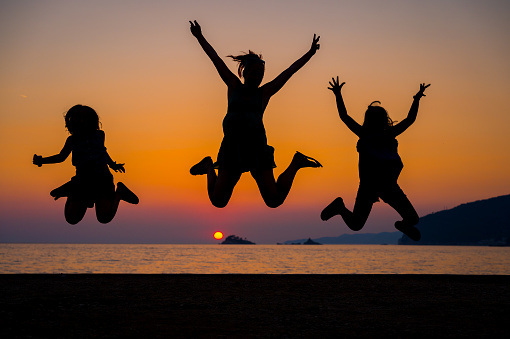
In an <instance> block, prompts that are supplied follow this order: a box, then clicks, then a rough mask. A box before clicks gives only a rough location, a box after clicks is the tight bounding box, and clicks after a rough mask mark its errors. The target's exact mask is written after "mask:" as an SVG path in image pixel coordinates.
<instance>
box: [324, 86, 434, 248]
mask: <svg viewBox="0 0 510 339" xmlns="http://www.w3.org/2000/svg"><path fill="white" fill-rule="evenodd" d="M329 84H330V85H331V87H329V89H330V90H331V91H333V93H334V94H335V96H336V103H337V108H338V114H339V115H340V119H341V120H342V121H343V122H344V123H345V125H347V127H348V128H349V129H350V130H351V131H352V132H353V133H354V134H356V135H357V136H358V137H359V140H358V144H357V146H356V148H357V150H358V153H359V165H358V167H359V179H360V184H359V188H358V194H357V196H356V202H355V204H354V209H353V211H352V212H351V211H350V210H348V209H347V208H346V207H345V205H344V202H343V200H342V198H340V197H338V198H336V199H335V200H334V201H333V202H332V203H331V204H329V205H328V206H327V207H326V208H325V209H324V210H323V211H322V213H321V219H322V220H328V219H330V218H331V217H333V216H335V215H337V214H339V215H341V216H342V218H343V219H344V221H345V223H346V224H347V226H348V227H349V228H350V229H351V230H353V231H359V230H361V229H362V228H363V226H364V225H365V223H366V221H367V219H368V216H369V214H370V211H371V210H372V206H373V204H374V203H375V202H377V201H379V198H381V199H382V200H383V201H384V202H386V203H387V204H388V205H390V206H391V207H393V208H394V209H395V210H396V211H397V212H398V213H399V214H400V216H401V217H402V221H397V222H395V228H396V229H398V230H399V231H401V232H403V233H404V234H406V235H407V236H408V237H409V238H411V239H413V240H415V241H418V240H420V237H421V235H420V231H419V230H418V229H417V228H416V227H414V226H415V225H416V224H417V223H418V221H419V217H418V214H417V213H416V211H415V209H414V207H413V205H412V204H411V202H410V201H409V199H408V198H407V196H406V195H405V194H404V192H403V191H402V189H401V188H400V186H399V185H398V183H397V179H398V177H399V175H400V172H401V170H402V168H403V164H402V160H401V159H400V156H399V155H398V151H397V147H398V142H397V140H396V139H395V138H396V137H397V136H398V135H400V134H401V133H402V132H404V131H405V130H406V129H407V128H408V127H409V126H411V125H412V124H413V123H414V121H415V120H416V116H417V114H418V106H419V103H420V99H421V97H423V96H425V94H424V91H425V89H426V88H427V87H429V86H430V84H429V85H425V84H421V85H420V90H419V91H418V93H416V95H415V96H414V100H413V103H412V105H411V109H410V110H409V113H408V115H407V117H406V118H405V119H404V120H402V121H401V122H400V123H398V124H395V125H393V121H392V120H391V118H390V117H389V116H388V113H387V112H386V110H385V109H384V108H382V107H381V106H375V105H374V104H380V102H378V101H374V102H372V103H371V104H370V106H368V109H367V111H366V112H365V121H364V122H363V125H360V124H358V123H357V122H356V121H354V119H352V118H351V117H350V116H349V115H348V114H347V110H346V108H345V104H344V101H343V98H342V94H341V89H342V86H343V85H344V84H345V82H343V83H342V84H339V80H338V77H337V78H336V80H335V79H334V78H333V82H330V83H329Z"/></svg>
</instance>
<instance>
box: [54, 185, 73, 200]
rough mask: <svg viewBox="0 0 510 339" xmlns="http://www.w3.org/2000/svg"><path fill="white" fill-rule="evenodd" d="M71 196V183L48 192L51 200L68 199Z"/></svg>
mask: <svg viewBox="0 0 510 339" xmlns="http://www.w3.org/2000/svg"><path fill="white" fill-rule="evenodd" d="M70 194H71V182H66V183H65V184H63V185H62V186H60V187H57V188H55V189H54V190H53V191H51V192H50V195H51V196H52V197H53V199H55V200H57V199H59V198H62V197H68V196H69V195H70Z"/></svg>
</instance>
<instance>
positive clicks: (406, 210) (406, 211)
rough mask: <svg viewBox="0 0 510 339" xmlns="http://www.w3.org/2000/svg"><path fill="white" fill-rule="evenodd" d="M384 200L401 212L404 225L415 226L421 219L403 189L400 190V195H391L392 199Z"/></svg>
mask: <svg viewBox="0 0 510 339" xmlns="http://www.w3.org/2000/svg"><path fill="white" fill-rule="evenodd" d="M383 200H384V202H386V203H387V204H388V205H390V206H391V207H393V209H395V211H397V213H398V214H400V216H401V217H402V224H403V225H404V226H414V225H416V224H417V223H418V221H419V220H420V217H419V216H418V213H417V212H416V210H415V209H414V206H413V205H412V204H411V202H410V201H409V199H408V198H407V196H406V195H405V194H404V192H402V190H400V192H399V194H398V195H395V196H393V197H391V199H386V200H385V199H383Z"/></svg>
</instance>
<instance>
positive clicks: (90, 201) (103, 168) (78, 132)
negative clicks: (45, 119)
mask: <svg viewBox="0 0 510 339" xmlns="http://www.w3.org/2000/svg"><path fill="white" fill-rule="evenodd" d="M65 122H66V128H67V130H68V131H69V133H70V134H71V135H70V136H69V137H68V138H67V140H66V142H65V144H64V147H63V148H62V150H61V151H60V153H59V154H56V155H52V156H49V157H42V156H39V155H34V158H33V163H34V164H35V165H37V166H39V167H41V166H42V165H43V164H55V163H60V162H63V161H64V160H66V159H67V157H68V156H69V155H70V154H71V153H72V154H73V155H72V163H73V165H74V166H75V167H76V175H75V176H74V177H73V178H72V179H71V181H69V182H67V183H65V184H64V185H62V186H60V187H58V188H56V189H54V190H53V191H51V192H50V195H51V196H52V197H53V198H54V199H55V200H57V199H59V198H61V197H67V201H66V206H65V210H64V215H65V218H66V221H67V222H68V223H70V224H72V225H74V224H77V223H78V222H80V221H81V220H82V219H83V216H84V215H85V212H86V211H87V208H91V207H93V206H94V205H95V206H96V216H97V220H98V221H99V222H100V223H108V222H110V221H111V220H113V218H114V217H115V213H116V212H117V208H118V206H119V202H120V200H124V201H126V202H128V203H131V204H138V197H137V196H136V195H135V194H134V193H133V192H131V191H130V190H129V189H128V188H127V187H126V186H125V185H124V184H123V183H122V182H118V183H117V189H116V190H115V184H114V183H113V176H112V174H111V173H110V170H109V169H108V167H110V168H111V169H113V170H114V171H115V172H117V171H120V172H121V173H124V172H125V170H124V164H117V163H116V162H114V161H113V160H112V159H111V158H110V156H109V155H108V152H107V151H106V147H105V146H104V141H105V133H104V132H103V131H102V130H101V129H100V123H99V116H98V115H97V113H96V111H94V110H93V109H92V108H91V107H88V106H82V105H76V106H73V107H71V109H69V111H68V112H67V113H66V115H65Z"/></svg>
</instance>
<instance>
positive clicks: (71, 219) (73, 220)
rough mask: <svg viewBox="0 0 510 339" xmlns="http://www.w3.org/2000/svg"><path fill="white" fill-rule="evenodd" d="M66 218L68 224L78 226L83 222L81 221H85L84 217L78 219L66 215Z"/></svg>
mask: <svg viewBox="0 0 510 339" xmlns="http://www.w3.org/2000/svg"><path fill="white" fill-rule="evenodd" d="M65 218H66V221H67V223H68V224H70V225H76V224H77V223H79V222H80V221H81V219H83V218H82V217H76V216H70V215H66V216H65Z"/></svg>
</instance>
